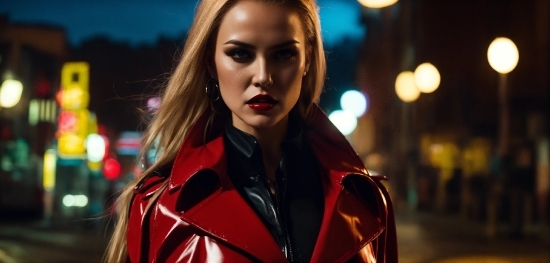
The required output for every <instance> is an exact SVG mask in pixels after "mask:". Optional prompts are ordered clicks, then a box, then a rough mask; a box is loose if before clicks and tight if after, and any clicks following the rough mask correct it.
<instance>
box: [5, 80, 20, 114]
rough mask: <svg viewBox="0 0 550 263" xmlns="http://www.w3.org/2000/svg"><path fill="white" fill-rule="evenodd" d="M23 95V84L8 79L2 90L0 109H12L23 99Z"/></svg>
mask: <svg viewBox="0 0 550 263" xmlns="http://www.w3.org/2000/svg"><path fill="white" fill-rule="evenodd" d="M22 93H23V84H21V81H19V80H15V79H7V80H5V81H4V82H3V83H2V87H1V88H0V107H2V108H11V107H13V106H15V105H16V104H17V103H18V102H19V100H20V99H21V94H22Z"/></svg>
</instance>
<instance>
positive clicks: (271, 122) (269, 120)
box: [233, 115, 286, 130]
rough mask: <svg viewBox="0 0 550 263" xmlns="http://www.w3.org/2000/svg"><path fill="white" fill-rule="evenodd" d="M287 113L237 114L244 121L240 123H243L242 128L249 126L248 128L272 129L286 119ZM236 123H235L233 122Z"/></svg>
mask: <svg viewBox="0 0 550 263" xmlns="http://www.w3.org/2000/svg"><path fill="white" fill-rule="evenodd" d="M285 117H286V115H284V116H279V115H278V116H268V115H254V116H237V118H238V119H240V121H241V122H242V123H241V124H240V125H243V126H244V127H242V128H248V129H258V130H262V129H270V128H275V127H277V124H279V123H280V122H281V121H282V120H283V119H285ZM233 125H235V123H233ZM236 127H237V128H239V127H238V126H236Z"/></svg>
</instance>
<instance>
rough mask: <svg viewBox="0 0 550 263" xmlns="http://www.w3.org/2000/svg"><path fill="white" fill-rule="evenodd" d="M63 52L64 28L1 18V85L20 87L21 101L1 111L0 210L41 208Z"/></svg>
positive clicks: (0, 109) (65, 54) (64, 44)
mask: <svg viewBox="0 0 550 263" xmlns="http://www.w3.org/2000/svg"><path fill="white" fill-rule="evenodd" d="M67 51H68V50H67V42H66V37H65V32H64V30H63V29H61V28H57V27H48V26H43V25H39V26H38V25H25V24H11V23H10V22H9V18H8V17H6V16H1V17H0V76H1V81H2V82H3V81H4V80H6V79H16V80H18V81H20V82H21V83H22V84H23V92H22V96H21V99H20V101H19V102H18V103H17V104H16V105H15V106H13V107H11V108H0V150H1V151H0V155H1V156H0V158H1V164H2V165H1V171H0V209H7V208H9V209H15V210H24V211H34V212H38V213H39V211H38V210H39V209H40V208H41V207H42V178H41V176H42V162H43V156H44V152H45V150H46V149H47V148H48V147H51V144H52V143H53V142H54V139H55V137H54V133H55V130H56V121H57V114H58V106H57V103H56V102H55V94H56V92H57V91H58V90H59V78H60V69H61V65H62V63H63V62H64V61H65V60H66V59H67V53H68V52H67ZM37 209H38V210H37Z"/></svg>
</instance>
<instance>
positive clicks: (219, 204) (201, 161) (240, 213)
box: [169, 120, 286, 262]
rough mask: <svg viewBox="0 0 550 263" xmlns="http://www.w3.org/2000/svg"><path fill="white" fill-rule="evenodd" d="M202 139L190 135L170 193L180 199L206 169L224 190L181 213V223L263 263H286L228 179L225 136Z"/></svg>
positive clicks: (177, 162) (179, 157) (174, 171)
mask: <svg viewBox="0 0 550 263" xmlns="http://www.w3.org/2000/svg"><path fill="white" fill-rule="evenodd" d="M203 121H204V120H203ZM200 122H201V120H199V121H198V124H197V125H195V126H194V128H197V127H204V126H205V125H204V124H203V123H200ZM200 135H202V131H201V130H200V129H193V130H192V131H190V133H189V136H188V138H186V140H185V142H184V145H183V146H182V147H181V149H180V152H178V155H177V157H176V160H175V162H174V166H173V168H172V175H171V177H170V184H169V192H172V193H173V194H175V195H179V194H180V193H179V192H181V191H182V189H184V186H185V183H186V182H187V181H188V180H189V179H190V178H191V177H193V176H194V175H195V174H197V173H198V172H199V171H201V170H205V169H209V170H213V171H214V172H216V174H218V176H219V179H220V186H221V187H220V189H219V190H218V191H216V192H215V193H214V194H213V195H211V196H209V197H208V198H207V199H205V200H203V201H202V202H200V203H199V204H197V205H196V206H194V207H193V208H191V209H190V210H189V211H180V216H181V219H182V220H183V221H185V222H186V223H188V224H190V225H193V226H195V227H196V228H198V229H200V230H202V231H204V232H205V233H207V234H208V235H210V236H213V237H215V238H216V239H218V240H219V241H222V242H224V243H226V244H227V245H228V246H230V247H237V248H238V249H239V250H242V251H245V252H246V253H248V254H250V255H252V256H253V257H255V258H257V259H259V260H260V261H263V262H284V261H286V258H285V256H284V254H283V253H282V251H281V250H280V248H279V245H278V244H277V243H276V241H275V239H274V238H273V237H272V235H271V233H270V232H269V230H268V229H267V228H266V227H265V225H264V224H263V222H262V221H261V219H260V218H259V217H258V215H257V214H256V213H255V211H254V210H252V208H251V207H250V205H249V204H248V203H247V202H246V201H245V200H244V199H243V198H242V197H241V196H240V194H239V193H238V192H237V190H236V189H235V187H234V185H233V184H232V183H231V181H230V179H229V176H227V171H226V170H227V160H226V157H225V151H224V143H223V136H222V135H221V134H219V135H218V136H216V137H215V138H214V139H213V140H211V141H209V142H207V143H206V144H204V143H202V141H201V140H202V136H200ZM173 209H175V208H173ZM258 240H261V242H258Z"/></svg>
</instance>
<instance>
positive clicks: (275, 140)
mask: <svg viewBox="0 0 550 263" xmlns="http://www.w3.org/2000/svg"><path fill="white" fill-rule="evenodd" d="M233 124H235V122H233ZM237 128H238V127H237ZM287 129H288V116H286V117H285V118H283V119H282V120H281V121H279V122H278V123H277V124H275V125H274V126H272V127H269V128H253V127H250V126H249V127H248V129H246V130H243V131H244V132H247V133H249V134H250V135H252V136H254V138H256V140H257V141H258V143H259V144H260V147H261V149H262V155H263V159H264V166H265V170H266V175H267V178H268V179H269V180H272V181H274V180H275V171H276V170H277V167H278V166H279V162H280V161H281V158H282V156H283V151H282V149H281V143H282V142H283V140H284V138H285V135H286V132H287ZM241 130H242V129H241Z"/></svg>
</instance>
